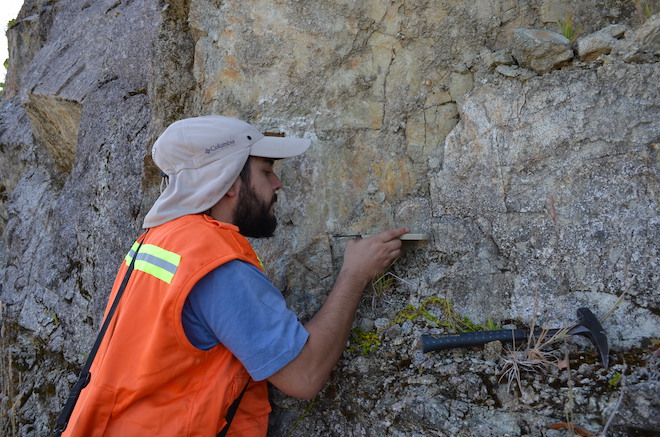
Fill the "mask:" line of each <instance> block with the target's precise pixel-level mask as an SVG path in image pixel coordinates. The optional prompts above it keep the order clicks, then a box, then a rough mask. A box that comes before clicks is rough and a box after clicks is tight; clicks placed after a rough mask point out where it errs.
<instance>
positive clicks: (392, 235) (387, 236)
mask: <svg viewBox="0 0 660 437" xmlns="http://www.w3.org/2000/svg"><path fill="white" fill-rule="evenodd" d="M408 232H410V229H409V228H397V229H390V230H389V231H385V232H381V233H380V234H378V235H374V237H375V238H377V239H378V240H380V241H382V242H384V243H385V242H387V241H392V240H398V239H399V237H401V236H402V235H403V234H407V233H408Z"/></svg>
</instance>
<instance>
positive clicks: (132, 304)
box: [63, 215, 271, 437]
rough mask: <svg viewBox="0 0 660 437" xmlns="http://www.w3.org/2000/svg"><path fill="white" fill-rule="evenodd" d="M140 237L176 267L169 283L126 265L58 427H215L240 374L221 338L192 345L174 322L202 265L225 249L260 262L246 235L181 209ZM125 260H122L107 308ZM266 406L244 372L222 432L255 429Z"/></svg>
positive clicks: (210, 265) (139, 430)
mask: <svg viewBox="0 0 660 437" xmlns="http://www.w3.org/2000/svg"><path fill="white" fill-rule="evenodd" d="M147 244H149V245H155V246H157V247H159V248H161V249H165V250H167V251H171V252H174V253H176V254H179V255H180V256H181V259H180V263H179V266H178V269H177V270H176V273H175V274H174V277H173V278H172V281H171V283H170V284H168V283H166V282H165V281H163V280H161V279H158V278H156V277H155V276H152V275H150V274H148V273H145V272H143V271H139V270H137V269H136V270H134V271H133V273H132V275H131V278H130V280H129V282H128V285H127V287H126V290H125V291H124V294H123V296H122V297H121V301H120V303H119V306H118V308H117V310H116V312H115V315H114V317H113V320H112V322H111V324H110V326H109V328H108V331H107V332H106V334H105V337H104V339H103V342H102V343H101V346H100V348H99V351H98V354H97V355H96V358H95V360H94V363H93V365H92V367H91V375H92V377H91V382H90V383H89V385H88V386H87V387H86V388H85V389H83V391H82V393H81V396H80V399H79V400H78V403H77V404H76V407H75V409H74V411H73V414H72V416H71V420H70V421H69V425H68V427H67V429H66V431H65V432H64V433H63V435H64V436H67V437H69V436H81V437H82V436H84V437H95V436H121V437H131V436H140V437H144V436H177V437H179V436H191V437H192V436H205V437H209V436H215V435H216V434H217V433H218V432H219V431H220V430H221V429H222V428H223V426H224V425H225V423H226V422H225V415H226V414H227V410H228V408H229V406H230V405H231V404H232V402H234V400H235V399H236V398H237V397H238V395H239V394H240V392H241V390H243V387H245V384H246V382H247V381H248V378H249V375H248V373H247V371H246V370H245V368H244V367H243V365H242V364H241V363H240V362H239V361H238V359H236V357H234V356H233V355H232V353H231V352H230V351H229V350H228V349H227V348H225V347H224V346H223V345H218V346H215V347H214V348H212V349H210V350H208V351H202V350H199V349H197V348H196V347H194V346H193V345H192V344H190V342H189V341H188V339H187V337H186V334H185V332H184V330H183V325H182V322H181V311H182V309H183V305H184V303H185V300H186V297H187V296H188V293H189V292H190V290H191V289H192V287H193V286H194V285H195V283H196V282H197V281H198V280H199V279H201V278H202V277H203V276H204V275H206V274H207V273H208V272H210V271H211V270H213V269H214V268H216V267H218V266H219V265H222V264H224V263H226V262H228V261H231V260H234V259H239V260H242V261H246V262H249V263H251V264H253V265H255V266H257V267H258V268H260V269H261V268H262V267H261V265H260V264H261V263H260V261H259V259H258V257H257V255H256V254H255V252H254V250H253V249H252V247H251V246H250V244H249V243H248V241H247V240H246V239H245V238H244V237H243V236H242V235H240V234H239V233H238V228H236V227H235V226H233V225H230V224H226V223H220V222H218V221H215V220H213V219H212V218H211V217H209V216H205V215H189V216H185V217H181V218H179V219H176V220H173V221H171V222H168V223H165V224H163V225H161V226H157V227H155V228H152V229H151V230H149V232H148V233H147V234H146V237H145V238H144V241H143V245H147ZM127 269H128V265H127V263H126V261H124V262H123V263H122V266H121V268H120V270H119V273H118V274H117V277H116V279H115V284H114V287H113V289H112V293H111V295H110V301H109V304H108V309H109V307H110V305H111V304H112V301H113V300H114V296H115V295H116V293H117V290H118V288H119V285H120V284H121V281H122V279H123V277H124V274H125V273H126V270H127ZM218 299H222V296H218ZM107 311H108V310H107V309H106V314H107ZM270 411H271V408H270V403H269V401H268V390H267V385H266V382H265V381H259V382H256V381H251V382H250V385H249V386H248V389H247V391H246V392H245V395H244V396H243V399H242V400H241V402H240V405H239V408H238V411H237V412H236V415H235V416H234V420H233V422H232V423H231V426H230V428H229V433H228V436H241V437H248V436H249V437H253V436H254V437H256V436H260V437H263V436H265V435H266V432H267V428H268V414H269V413H270Z"/></svg>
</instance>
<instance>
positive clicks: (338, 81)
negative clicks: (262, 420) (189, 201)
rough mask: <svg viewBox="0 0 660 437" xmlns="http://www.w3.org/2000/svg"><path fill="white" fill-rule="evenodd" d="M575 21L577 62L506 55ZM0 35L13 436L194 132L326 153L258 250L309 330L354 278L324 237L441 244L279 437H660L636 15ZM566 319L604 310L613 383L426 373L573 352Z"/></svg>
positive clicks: (398, 273) (652, 95)
mask: <svg viewBox="0 0 660 437" xmlns="http://www.w3.org/2000/svg"><path fill="white" fill-rule="evenodd" d="M567 12H573V13H574V16H575V17H576V19H577V18H578V17H580V18H581V22H580V25H581V30H582V35H583V36H582V38H583V39H582V40H580V39H578V40H577V41H576V43H575V45H571V44H570V42H569V44H568V45H566V41H568V40H566V41H563V40H562V41H561V42H560V43H559V47H560V50H558V51H555V52H547V51H544V52H542V53H539V52H538V46H539V45H543V44H544V42H543V41H541V42H540V43H539V41H538V40H536V42H535V40H534V39H533V38H532V39H526V42H525V43H523V42H521V41H520V40H516V38H515V36H514V35H521V34H530V32H531V33H532V34H536V35H537V36H538V33H539V32H540V31H543V32H545V33H546V34H547V33H548V32H550V31H552V32H554V31H555V30H557V25H556V21H557V20H558V19H560V18H562V17H564V16H565V15H566V13H567ZM516 29H520V30H516ZM532 29H536V30H533V31H531V30H532ZM624 29H625V30H624ZM8 35H9V39H10V44H11V47H10V54H11V55H10V63H9V65H10V68H9V76H8V78H7V87H6V89H5V91H4V93H3V95H2V107H1V108H0V117H1V118H0V155H1V157H2V158H1V159H0V178H1V180H0V231H1V232H2V234H3V243H2V244H1V245H0V265H1V266H2V270H1V271H0V276H1V278H2V279H1V281H0V301H1V303H2V311H1V313H0V325H1V326H2V336H1V338H0V347H2V353H1V354H0V356H1V358H0V359H1V360H2V366H1V367H0V368H1V369H2V374H1V375H0V378H1V380H2V387H3V391H2V393H1V394H0V395H1V398H0V399H1V401H0V404H1V406H2V409H3V414H2V415H0V434H3V435H21V436H23V435H26V436H27V435H36V434H39V435H42V434H46V432H47V431H46V430H47V429H48V427H49V426H51V425H52V423H53V421H54V418H55V416H56V414H57V412H58V411H59V409H60V408H61V406H62V404H63V401H64V399H65V396H66V395H67V393H68V389H69V387H70V385H71V384H72V382H73V381H74V379H75V375H76V372H77V370H78V368H79V367H80V366H81V364H82V363H83V361H84V355H85V354H87V353H88V350H89V348H90V346H91V344H92V342H93V339H94V335H95V331H96V329H98V326H99V323H100V320H101V314H102V311H103V308H104V306H105V303H106V299H107V294H108V292H109V288H110V285H111V283H112V280H113V278H114V273H115V270H116V267H117V265H118V264H119V262H120V261H121V259H122V258H123V255H124V254H125V252H126V251H127V250H128V247H129V245H130V243H131V242H132V240H133V239H134V238H135V236H136V235H137V233H138V232H139V227H140V224H141V219H142V217H143V216H144V214H146V212H147V210H148V208H149V207H150V206H151V203H152V202H153V200H154V198H155V197H156V195H157V192H158V177H157V174H158V172H157V170H156V169H155V167H154V166H153V164H152V163H151V162H150V159H149V158H148V156H149V148H150V147H151V144H152V143H153V140H154V139H155V137H156V136H157V135H158V134H159V133H160V131H161V130H162V129H163V128H164V126H166V125H167V124H168V123H169V122H171V121H173V120H174V119H177V118H181V117H185V116H191V115H199V114H207V113H222V114H227V115H232V116H236V117H239V118H244V119H246V120H249V121H251V122H253V123H255V124H256V125H258V126H259V127H260V128H262V129H263V130H264V131H279V132H284V133H286V134H296V135H305V136H307V137H308V138H310V139H312V140H313V146H312V148H311V150H310V151H309V152H308V153H307V154H306V155H305V156H303V157H301V158H297V159H294V160H289V161H287V162H285V163H284V164H283V165H281V166H280V168H279V171H280V172H281V175H282V180H283V182H284V185H285V189H284V190H283V193H282V195H281V197H280V198H281V201H280V202H279V206H278V215H279V217H280V223H281V226H280V228H279V230H278V233H277V235H276V238H274V239H272V240H269V241H255V246H256V247H257V249H258V251H259V252H260V255H261V257H262V259H263V260H264V261H265V263H266V264H267V266H268V270H269V274H270V275H271V278H272V279H273V281H274V283H275V284H276V285H277V286H278V287H279V288H281V289H282V290H284V293H285V296H286V298H287V301H288V302H289V304H290V306H291V308H293V309H294V311H296V312H297V313H298V314H300V317H301V318H302V319H306V318H308V317H310V316H311V315H312V314H313V313H314V312H315V311H316V310H317V309H318V308H319V306H320V305H321V304H322V302H323V299H324V297H325V294H326V292H327V290H328V289H329V287H330V286H331V285H332V282H333V278H334V275H335V273H336V271H337V270H336V269H337V267H338V265H339V263H340V261H341V254H342V250H343V247H344V244H345V240H344V239H340V238H333V237H332V235H335V234H368V233H374V232H376V231H378V230H382V229H384V228H386V227H389V226H394V225H399V224H407V225H409V226H410V227H411V228H412V229H413V231H414V232H426V233H428V234H430V236H431V239H430V241H429V242H426V243H406V250H405V253H404V255H403V256H402V257H401V259H400V260H399V261H398V262H397V263H396V264H395V265H394V266H393V267H392V270H391V275H389V276H386V277H385V278H384V280H383V281H381V282H379V283H376V284H375V285H374V287H373V289H372V290H369V291H368V292H367V294H366V296H365V299H364V302H363V304H362V305H361V307H360V309H359V311H358V316H357V318H356V323H355V327H356V330H355V331H354V335H353V336H352V338H351V342H350V345H349V348H348V349H347V351H346V353H345V355H344V358H343V359H342V360H341V361H340V363H339V365H338V367H337V369H336V371H335V373H334V375H333V378H332V379H331V381H330V382H329V384H328V385H327V387H326V388H325V389H324V391H323V392H322V393H321V394H320V395H319V397H318V398H317V399H316V400H315V401H314V402H313V403H307V402H303V401H298V400H294V399H290V398H287V397H285V396H283V395H282V394H281V393H278V392H276V391H274V392H273V403H274V414H273V415H272V421H271V429H270V432H269V434H270V435H273V436H280V435H294V436H314V435H318V436H327V435H337V436H352V435H356V436H357V435H378V436H387V435H391V436H404V435H405V436H414V435H419V436H423V435H424V436H426V435H439V436H456V435H459V436H463V435H464V436H472V435H493V436H504V435H512V436H513V435H529V436H541V435H544V436H559V435H566V433H567V430H566V429H565V428H564V429H558V430H553V429H547V428H546V427H547V426H550V425H553V424H557V423H561V422H565V421H566V417H567V414H568V415H570V417H571V418H572V419H571V420H572V421H573V423H575V424H576V425H579V426H582V427H584V428H586V429H588V430H591V431H593V432H602V431H604V430H605V428H606V427H609V428H608V429H607V435H610V436H615V435H617V436H619V435H620V436H624V435H630V434H633V433H637V434H638V435H645V434H644V433H646V435H651V434H653V433H654V432H656V433H657V432H658V430H659V428H660V425H659V424H658V422H657V418H658V417H659V416H660V415H659V414H658V404H657V399H659V398H660V393H659V391H658V390H659V388H658V387H659V385H658V365H659V363H658V357H657V356H656V355H654V354H653V350H652V347H653V346H652V344H651V340H652V339H653V338H655V337H657V326H658V322H659V308H660V304H659V302H658V300H659V296H658V293H657V290H658V289H659V288H660V287H659V280H658V245H657V241H660V219H659V215H658V202H659V198H658V178H659V171H660V168H659V164H658V158H659V156H658V154H659V152H660V151H659V149H658V140H659V137H660V133H659V131H658V114H659V111H658V106H659V104H660V95H659V90H658V87H657V85H655V84H657V83H659V80H658V79H659V76H660V74H659V73H660V68H659V66H658V65H659V64H658V58H659V57H660V39H659V38H658V35H660V20H659V16H658V15H656V16H654V17H652V18H650V19H648V20H646V21H645V23H644V25H640V18H639V17H638V15H637V13H636V11H635V10H634V5H633V4H632V2H629V1H623V0H621V1H619V0H609V1H605V2H596V1H591V0H585V1H581V2H574V1H568V0H534V1H530V2H516V1H513V0H507V1H479V2H476V3H475V2H453V1H444V0H438V1H430V2H425V1H414V2H403V1H399V2H385V3H383V2H373V1H368V2H332V1H330V2H328V1H321V0H318V1H317V0H311V1H305V2H248V3H246V2H237V1H225V2H215V1H210V0H172V1H166V2H164V3H162V2H155V1H152V0H133V1H125V2H122V1H116V0H99V1H93V2H92V1H86V0H61V1H59V2H41V1H36V0H28V1H26V4H25V5H24V7H23V10H22V11H21V14H20V16H19V19H18V20H17V22H16V24H15V25H14V26H13V27H12V28H11V29H10V30H9V32H8ZM553 36H554V35H553ZM554 38H555V39H561V38H557V37H556V36H554ZM523 49H524V50H523ZM574 51H575V52H574ZM569 52H570V56H568V54H569ZM559 59H561V60H559ZM622 295H623V298H622V299H621V302H620V303H618V304H617V299H618V298H619V296H622ZM579 306H588V307H590V308H591V309H592V310H593V311H594V312H595V313H596V314H597V315H599V316H603V315H604V314H605V313H606V312H607V311H608V310H610V309H611V308H613V307H615V309H614V311H613V313H612V314H611V315H610V316H609V317H608V318H606V319H605V320H604V321H603V326H604V328H605V330H606V331H607V333H608V336H609V338H610V343H611V348H612V353H611V362H612V364H611V366H610V368H609V369H607V370H605V369H602V367H601V366H600V364H599V363H598V360H597V357H596V356H595V354H593V351H592V350H591V349H590V346H589V343H588V342H587V341H586V340H583V339H581V338H578V339H571V340H569V341H568V343H567V344H565V345H564V344H563V343H561V342H560V343H558V344H555V345H552V346H551V347H548V348H547V349H545V352H546V353H549V354H551V356H550V361H551V362H552V364H551V365H550V366H549V367H547V368H542V369H540V370H539V369H537V371H535V372H522V374H521V375H520V381H518V380H516V379H515V378H514V379H512V380H509V379H508V378H507V375H509V373H507V372H508V371H509V369H510V368H511V364H510V363H511V360H512V358H511V357H512V356H519V353H513V355H511V354H510V353H509V352H507V350H508V347H507V346H503V345H501V344H499V343H496V344H490V345H487V346H486V347H485V348H480V349H470V350H463V349H458V350H454V351H447V352H441V353H440V352H439V353H433V354H424V353H422V352H421V350H420V345H419V339H420V335H421V334H422V333H427V332H430V333H441V332H447V331H453V330H455V329H458V328H459V327H460V326H464V325H462V323H471V324H478V325H486V324H487V322H488V320H489V319H491V320H492V321H494V322H495V323H497V324H498V325H500V326H507V327H509V326H513V325H525V324H530V323H533V322H534V323H537V324H538V325H540V326H548V327H556V326H560V325H570V324H572V323H574V322H575V310H576V308H578V307H579ZM463 317H465V318H467V319H466V320H461V319H462V318H463ZM468 319H469V320H468ZM564 353H566V354H568V356H569V360H568V362H569V365H570V370H565V369H564V370H559V368H558V367H557V366H556V365H555V364H554V362H555V361H556V360H559V359H560V358H562V357H563V355H564ZM10 363H11V364H10ZM10 366H11V367H10ZM10 369H11V370H10ZM615 413H616V414H615Z"/></svg>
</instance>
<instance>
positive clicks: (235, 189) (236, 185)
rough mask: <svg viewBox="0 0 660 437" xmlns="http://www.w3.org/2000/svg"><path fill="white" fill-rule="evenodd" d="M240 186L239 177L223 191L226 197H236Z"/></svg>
mask: <svg viewBox="0 0 660 437" xmlns="http://www.w3.org/2000/svg"><path fill="white" fill-rule="evenodd" d="M240 187H241V178H238V179H236V181H235V182H234V183H233V184H232V185H231V187H229V190H227V192H226V193H225V196H227V197H236V196H238V191H239V189H240Z"/></svg>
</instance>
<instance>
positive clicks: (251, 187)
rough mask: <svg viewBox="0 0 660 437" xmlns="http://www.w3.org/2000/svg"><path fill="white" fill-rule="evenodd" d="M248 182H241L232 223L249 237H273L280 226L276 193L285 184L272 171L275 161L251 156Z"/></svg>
mask: <svg viewBox="0 0 660 437" xmlns="http://www.w3.org/2000/svg"><path fill="white" fill-rule="evenodd" d="M247 182H248V183H244V182H241V184H240V187H239V194H238V203H237V205H236V209H235V210H234V221H233V223H234V224H235V225H236V226H238V228H239V229H240V232H241V234H243V235H244V236H246V237H253V238H263V237H272V236H273V234H274V233H275V228H276V227H277V218H276V217H275V202H277V194H276V191H277V190H279V189H280V188H282V183H281V181H280V179H279V178H278V177H277V175H276V174H275V173H274V172H273V160H272V159H266V158H260V157H251V158H250V176H249V181H247Z"/></svg>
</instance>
